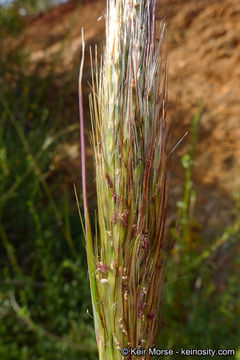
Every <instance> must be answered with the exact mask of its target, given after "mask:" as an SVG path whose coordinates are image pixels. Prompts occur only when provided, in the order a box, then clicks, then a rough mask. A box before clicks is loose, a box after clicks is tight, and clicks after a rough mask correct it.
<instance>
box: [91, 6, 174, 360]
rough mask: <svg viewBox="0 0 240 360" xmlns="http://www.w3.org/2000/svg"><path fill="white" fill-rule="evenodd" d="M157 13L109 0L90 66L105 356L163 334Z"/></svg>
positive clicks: (161, 73) (95, 277)
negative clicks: (100, 49) (100, 48)
mask: <svg viewBox="0 0 240 360" xmlns="http://www.w3.org/2000/svg"><path fill="white" fill-rule="evenodd" d="M155 11H156V1H154V0H143V1H137V0H107V12H106V45H105V50H104V55H103V58H102V61H101V63H100V65H98V64H97V61H95V65H94V66H92V72H93V74H92V88H93V93H92V96H91V98H90V110H91V119H92V127H93V130H92V142H93V147H94V156H95V169H96V187H97V202H98V227H97V228H98V231H97V234H96V236H95V238H94V239H93V238H92V236H91V235H90V236H87V255H88V261H90V263H91V266H90V270H89V271H90V281H91V290H92V300H93V308H94V318H95V329H96V336H97V342H98V348H99V358H100V359H101V360H110V359H112V360H113V359H114V360H116V359H122V355H121V354H120V348H122V347H129V346H131V347H144V348H148V347H150V346H153V345H154V344H155V343H156V337H157V336H158V335H159V334H158V332H159V324H160V318H159V317H160V311H161V300H162V286H163V281H164V267H165V263H166V258H167V251H166V244H165V241H164V229H165V217H166V206H167V196H166V165H167V133H168V132H167V125H166V110H167V78H166V58H165V51H164V50H163V38H164V25H163V24H161V25H160V26H159V30H158V31H156V21H155ZM157 35H158V39H156V38H157ZM94 73H95V75H94ZM86 221H87V222H88V221H89V220H88V219H86ZM89 243H90V244H89ZM130 358H134V357H129V359H130ZM147 358H148V356H147V355H146V356H145V359H147Z"/></svg>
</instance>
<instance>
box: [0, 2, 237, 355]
mask: <svg viewBox="0 0 240 360" xmlns="http://www.w3.org/2000/svg"><path fill="white" fill-rule="evenodd" d="M57 3H58V1H54V0H16V1H14V2H11V3H9V2H8V3H7V2H5V3H4V2H2V3H1V5H0V33H1V36H3V37H5V38H7V37H9V36H10V37H17V36H20V35H21V32H22V31H23V30H24V26H25V16H26V15H29V16H30V15H33V14H38V13H39V11H45V10H46V9H48V8H49V7H52V6H56V5H57ZM23 15H24V16H23ZM60 57H61V54H60V53H59V54H58V58H57V59H56V61H55V62H54V64H53V65H52V66H51V67H50V69H48V71H47V73H45V74H44V76H43V75H41V76H40V75H39V72H38V70H34V71H29V66H30V64H29V56H28V54H27V53H26V52H24V50H23V49H22V48H20V49H18V50H17V51H16V48H14V50H12V49H11V47H10V48H9V50H8V51H4V52H1V53H0V67H1V74H0V84H1V87H0V251H1V257H0V359H1V360H55V359H56V360H61V359H62V360H63V359H71V360H74V359H80V358H81V359H86V360H87V359H88V360H90V359H97V353H96V344H95V337H94V329H93V319H92V315H91V299H90V293H89V285H88V276H87V266H86V258H85V248H84V238H83V234H82V231H81V225H80V221H79V215H78V212H77V206H76V201H75V199H74V192H73V186H72V185H71V184H70V185H69V184H68V185H67V186H65V187H62V183H63V182H64V181H65V178H64V175H61V174H60V175H59V173H57V175H56V173H55V172H54V171H53V167H54V165H53V164H54V159H56V157H57V156H58V153H59V149H61V148H62V146H63V144H65V143H66V142H69V143H71V142H75V143H77V142H78V124H77V122H76V123H74V122H73V121H72V115H71V111H72V110H71V105H70V104H69V101H68V82H66V84H64V85H62V89H63V90H62V92H61V94H60V95H59V98H58V101H57V102H51V101H49V88H51V86H52V82H53V80H54V77H55V66H56V64H57V62H58V60H59V59H60ZM70 81H72V80H71V79H70ZM75 81H76V82H77V80H76V79H75ZM76 101H77V99H76ZM63 114H64V121H63V116H62V115H63ZM200 118H201V108H200V109H199V111H198V112H197V113H196V116H195V117H194V119H193V120H192V131H191V134H192V136H191V140H190V142H189V146H188V150H187V152H186V153H185V154H184V156H183V157H182V171H183V174H185V175H184V176H185V182H183V183H182V190H183V191H182V193H183V196H182V200H181V201H178V202H177V204H176V209H178V210H176V209H175V211H176V212H178V217H177V218H178V220H177V224H176V221H175V222H174V224H172V225H171V231H170V232H171V238H172V239H173V240H174V241H173V248H172V250H171V256H170V261H169V264H168V267H167V273H166V278H167V279H166V288H165V310H164V314H163V325H162V332H161V334H160V338H159V346H160V347H161V348H180V347H185V348H192V347H193V348H195V347H198V348H207V347H208V348H213V349H220V348H222V349H227V348H229V349H235V350H236V356H235V359H240V348H239V339H240V327H239V320H240V319H239V314H240V300H239V299H240V294H239V292H240V291H239V278H238V276H237V275H236V269H237V268H239V265H240V251H239V246H238V245H239V240H240V235H239V227H240V221H239V218H240V216H239V215H240V200H239V197H238V194H236V206H235V208H234V209H233V211H232V212H233V221H232V224H230V225H229V226H228V227H227V228H226V229H225V230H224V231H223V232H221V233H219V234H216V236H215V238H213V239H211V241H209V239H208V240H207V239H205V238H204V237H203V236H202V235H201V230H202V227H203V226H204V224H202V223H201V221H200V220H199V219H198V218H196V215H195V203H196V199H197V197H198V193H197V192H196V189H195V186H194V182H193V179H192V170H193V168H194V166H195V147H196V144H197V142H198V141H199V140H198V126H199V121H200ZM75 171H76V172H77V173H79V172H80V168H76V169H75ZM78 185H79V183H78ZM62 188H63V189H64V190H63V191H62ZM80 198H81V196H80ZM229 249H230V250H229ZM228 251H230V252H231V259H230V262H231V265H230V266H228V267H227V268H226V269H225V270H224V269H223V268H222V267H223V266H224V264H223V263H222V262H221V261H219V260H218V259H219V258H221V254H222V253H225V252H228ZM223 270H224V271H223ZM218 274H221V275H220V276H222V277H225V280H226V281H222V280H221V279H220V278H219V275H218ZM190 358H191V357H188V359H190Z"/></svg>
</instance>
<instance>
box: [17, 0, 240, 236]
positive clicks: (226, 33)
mask: <svg viewBox="0 0 240 360" xmlns="http://www.w3.org/2000/svg"><path fill="white" fill-rule="evenodd" d="M77 3H78V5H77ZM104 9H105V0H95V1H85V2H80V3H79V2H77V1H69V2H68V3H66V4H63V5H61V6H59V7H57V8H54V9H52V10H50V11H48V12H47V13H44V14H41V15H39V16H37V17H35V18H34V19H31V20H30V21H29V22H28V24H27V26H26V29H25V30H24V32H23V34H22V35H21V39H20V40H17V45H21V46H23V47H25V48H26V49H27V50H28V51H29V52H30V59H31V67H32V68H35V67H36V66H38V67H39V69H40V70H41V71H45V70H46V69H47V68H49V66H50V65H51V64H52V63H53V61H54V59H56V56H57V54H58V53H59V52H61V56H60V60H59V62H58V65H57V67H56V71H57V76H56V81H55V84H54V86H55V88H56V89H59V88H61V87H62V86H63V84H64V81H65V79H68V78H69V76H70V75H72V86H71V89H70V91H69V95H67V96H69V100H68V101H69V104H72V105H71V106H72V111H73V118H74V120H73V121H77V116H78V115H77V91H76V89H77V71H78V66H79V62H80V54H81V28H82V27H84V33H85V41H86V44H87V48H88V45H92V46H94V44H98V45H99V44H102V43H103V41H104V18H103V17H102V18H101V19H99V17H101V15H102V14H103V13H104ZM164 15H166V22H167V45H168V62H169V103H170V105H171V108H172V109H174V111H172V112H171V116H172V118H173V127H172V129H173V136H172V139H171V141H172V147H173V146H174V144H175V143H176V142H177V141H178V140H179V139H180V138H181V137H182V136H183V135H184V134H185V132H186V131H190V130H191V122H192V119H193V117H194V115H195V114H196V112H197V111H198V110H199V109H200V107H201V109H202V111H201V118H200V128H199V141H198V143H197V147H196V162H195V169H194V184H195V189H196V191H197V203H196V213H197V215H196V216H197V218H198V219H199V220H200V221H201V222H203V223H204V224H205V226H204V228H205V229H208V230H207V231H204V233H205V234H206V235H208V236H211V235H212V234H214V233H215V232H216V231H218V230H219V231H220V229H223V228H224V227H225V226H226V225H227V224H229V223H231V221H232V213H231V210H232V208H233V207H234V200H233V197H234V193H235V192H237V191H239V190H240V141H239V138H240V95H239V89H240V37H239V34H240V2H239V0H201V1H199V0H178V1H177V0H175V1H173V0H161V1H160V7H159V16H160V17H162V16H164ZM19 41H20V42H19ZM99 48H100V50H101V46H100V47H99ZM87 53H88V51H87ZM39 64H41V65H39ZM89 79H90V65H89V57H88V56H87V59H86V63H85V72H84V84H85V95H87V92H89V87H88V85H87V80H89ZM56 93H57V90H56ZM84 102H85V106H86V119H88V110H87V107H88V101H87V97H86V96H85V98H84ZM66 125H68V124H66ZM190 139H191V134H190V133H189V135H188V136H187V137H186V138H185V139H184V141H183V142H182V143H181V145H180V146H179V147H178V149H176V151H175V152H174V154H173V156H172V165H173V166H172V170H171V176H172V185H173V186H172V191H171V196H170V205H171V208H174V209H175V212H176V199H179V198H180V197H181V194H182V191H183V186H184V171H183V169H182V167H181V161H180V158H181V156H182V155H183V154H184V153H185V152H186V151H187V148H188V144H189V142H190ZM75 150H76V148H75ZM87 154H88V157H89V159H90V161H88V164H89V165H88V170H89V182H90V183H91V184H92V185H93V184H94V181H93V180H94V178H93V171H92V162H91V150H90V148H88V149H87ZM71 159H72V160H71ZM66 160H67V161H66ZM58 161H60V162H61V165H60V167H63V168H64V169H65V171H67V172H68V178H69V181H73V180H74V179H75V180H76V178H77V179H79V172H80V163H79V152H78V149H77V150H76V151H75V156H71V151H69V152H68V155H66V152H64V155H62V160H61V157H60V158H59V159H58ZM66 164H67V165H66ZM92 189H94V186H92ZM92 194H94V190H93V191H92ZM210 229H211V230H210Z"/></svg>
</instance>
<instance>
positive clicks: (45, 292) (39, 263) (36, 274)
mask: <svg viewBox="0 0 240 360" xmlns="http://www.w3.org/2000/svg"><path fill="white" fill-rule="evenodd" d="M1 55H2V56H0V57H1V64H2V72H1V75H0V76H1V90H0V251H1V254H2V256H1V258H0V278H1V280H0V358H1V359H3V360H8V359H9V360H26V359H29V360H39V359H49V360H50V359H56V358H57V359H65V358H71V359H78V358H79V356H80V357H81V356H82V357H84V358H85V359H89V360H90V359H94V358H95V354H96V345H95V342H94V333H93V330H92V327H91V322H92V319H91V318H90V316H89V314H87V309H89V307H90V297H89V289H88V282H87V279H86V276H85V274H86V271H87V270H86V269H87V264H86V260H85V256H84V253H85V252H84V239H83V234H82V232H81V229H80V228H79V221H78V215H77V214H75V213H74V212H73V211H72V208H71V206H70V204H71V199H70V196H69V194H68V193H67V192H66V193H65V194H63V193H62V194H61V196H59V192H57V191H56V189H57V188H58V187H59V186H60V183H59V180H58V179H56V178H53V174H54V172H53V170H52V167H53V164H54V158H55V156H56V154H57V152H58V151H59V149H60V147H61V143H62V141H67V140H68V139H69V135H70V134H71V136H72V134H73V133H74V132H76V130H77V129H78V126H77V125H71V126H69V127H67V128H65V129H62V130H60V131H59V130H58V128H59V118H57V117H55V115H53V114H55V113H56V114H58V113H60V111H57V109H56V108H54V109H53V108H49V106H48V105H47V98H48V91H49V87H50V86H51V81H52V80H53V78H54V69H53V68H52V69H50V71H49V73H48V74H46V76H45V77H43V76H42V77H40V76H39V75H38V74H37V73H33V74H29V73H28V71H26V69H27V68H28V66H27V65H28V60H27V58H26V57H25V56H23V55H22V54H17V53H16V54H15V55H14V56H13V57H12V55H11V54H4V55H3V54H1ZM6 58H7V59H8V61H6ZM15 59H18V62H15ZM66 91H67V89H66ZM63 106H64V104H63ZM59 110H60V109H59ZM59 179H60V178H59ZM60 181H61V180H60ZM70 191H73V189H70Z"/></svg>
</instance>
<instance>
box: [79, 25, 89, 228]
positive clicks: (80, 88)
mask: <svg viewBox="0 0 240 360" xmlns="http://www.w3.org/2000/svg"><path fill="white" fill-rule="evenodd" d="M84 50H85V43H84V38H83V29H82V59H81V65H80V70H79V79H78V91H79V118H80V142H81V165H82V189H83V206H84V217H85V232H86V235H87V230H88V204H87V184H86V155H85V138H84V117H83V99H82V98H83V97H82V73H83V64H84Z"/></svg>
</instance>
